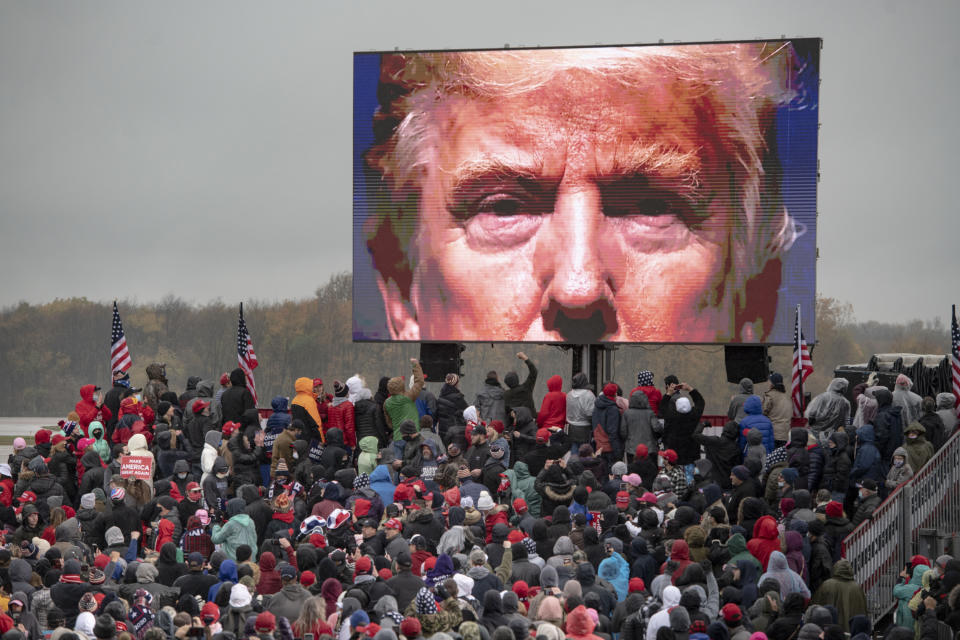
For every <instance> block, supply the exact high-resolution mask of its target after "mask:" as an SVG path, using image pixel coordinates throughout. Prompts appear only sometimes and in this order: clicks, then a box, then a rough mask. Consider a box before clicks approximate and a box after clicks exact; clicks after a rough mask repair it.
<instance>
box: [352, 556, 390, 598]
mask: <svg viewBox="0 0 960 640" xmlns="http://www.w3.org/2000/svg"><path fill="white" fill-rule="evenodd" d="M352 588H354V589H359V590H360V591H363V592H364V593H365V594H367V601H368V602H371V603H376V602H378V601H379V600H380V598H382V597H384V596H392V595H394V593H393V589H391V588H390V587H388V586H387V583H386V582H385V581H384V580H382V579H381V578H380V575H379V574H378V573H377V572H376V567H375V566H374V565H373V561H372V560H371V559H370V557H369V556H360V557H359V558H357V562H356V564H354V569H353V587H352Z"/></svg>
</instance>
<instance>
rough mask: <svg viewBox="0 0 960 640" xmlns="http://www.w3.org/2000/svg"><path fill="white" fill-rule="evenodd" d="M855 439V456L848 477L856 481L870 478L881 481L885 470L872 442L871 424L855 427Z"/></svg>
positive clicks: (884, 475)
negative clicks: (856, 443)
mask: <svg viewBox="0 0 960 640" xmlns="http://www.w3.org/2000/svg"><path fill="white" fill-rule="evenodd" d="M857 441H858V443H859V444H858V446H857V457H856V458H854V459H853V467H851V469H850V478H851V479H852V480H857V481H860V480H863V479H864V478H870V479H872V480H875V481H876V482H877V484H880V483H882V482H883V481H884V480H886V478H887V470H886V465H884V464H883V457H882V456H881V455H880V451H879V450H877V446H876V445H875V444H874V434H873V425H870V424H865V425H863V426H862V427H860V428H859V429H857Z"/></svg>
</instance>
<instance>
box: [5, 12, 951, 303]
mask: <svg viewBox="0 0 960 640" xmlns="http://www.w3.org/2000/svg"><path fill="white" fill-rule="evenodd" d="M471 7H475V8H474V9H472V8H471ZM957 25H960V3H958V2H951V1H943V2H921V3H909V2H877V1H874V0H870V1H845V2H836V1H829V2H820V1H810V0H807V1H804V2H790V3H787V2H776V3H774V2H730V1H727V2H713V1H711V2H682V3H681V2H663V1H662V0H658V1H656V2H638V1H635V2H584V1H583V0H576V1H552V2H518V1H517V0H509V1H506V2H504V1H500V0H485V1H484V2H477V3H466V2H449V1H444V2H438V1H415V2H414V1H409V2H398V1H397V0H390V1H387V2H383V1H372V0H364V1H363V2H338V3H333V2H330V3H325V2H282V3H266V2H248V1H236V0H230V1H218V2H213V1H208V2H193V1H189V2H186V1H184V2H175V1H174V2H172V1H164V2H136V3H133V2H119V1H118V2H46V1H42V0H40V1H38V0H32V1H30V2H13V1H10V0H2V1H0V273H2V274H3V276H2V281H3V285H2V287H0V306H8V305H11V304H14V303H16V302H18V301H21V300H26V301H29V302H45V301H49V300H52V299H54V298H57V297H69V296H87V297H88V298H91V299H96V300H111V299H113V298H115V297H116V298H136V299H138V300H140V301H155V300H159V299H160V298H162V297H163V296H164V295H166V294H168V293H173V294H175V295H179V296H181V297H183V298H185V299H187V300H189V301H191V302H205V301H207V300H209V299H211V298H215V297H220V298H221V299H223V300H224V301H225V302H229V303H234V302H237V301H240V300H243V299H251V298H255V299H261V300H274V299H284V298H303V297H308V296H310V295H312V293H313V291H314V290H315V288H316V287H317V286H318V285H320V284H322V283H324V282H325V281H326V280H327V278H328V277H329V275H330V274H331V273H334V272H336V271H342V270H348V269H350V268H351V241H350V237H351V233H352V227H351V219H352V207H351V201H352V196H351V193H352V173H351V172H352V165H351V161H352V155H351V153H352V135H351V122H352V111H351V105H352V53H353V52H354V51H360V50H373V49H378V50H380V49H392V48H394V47H400V48H410V49H419V48H459V47H464V48H472V47H500V46H503V45H504V44H505V43H510V44H511V45H543V46H546V45H591V44H624V43H634V42H656V41H657V40H658V39H660V38H663V39H665V40H666V41H668V42H669V41H673V40H681V41H699V40H713V39H722V40H736V39H753V38H778V37H780V35H781V34H784V35H787V36H820V37H823V38H824V48H823V52H822V58H821V78H822V85H821V92H820V100H821V102H820V113H821V115H820V118H821V122H822V128H821V131H820V159H821V172H822V181H821V183H820V190H819V211H820V218H819V229H818V236H819V237H818V239H817V240H818V245H819V248H820V261H819V265H818V291H819V293H820V294H821V295H825V296H831V297H836V298H839V299H841V300H844V301H849V302H851V303H852V304H853V306H854V310H855V312H856V316H857V318H858V319H861V320H891V321H901V320H906V319H909V318H914V317H922V318H930V319H932V318H933V317H935V316H940V317H942V318H944V319H946V318H947V317H948V314H949V304H950V302H952V301H957V300H960V295H958V293H960V291H958V290H960V285H958V282H960V278H958V276H960V251H958V250H957V243H958V242H960V218H958V216H957V207H956V204H955V202H954V201H953V198H954V197H955V196H953V195H951V194H955V193H956V185H957V182H958V179H960V178H958V176H960V159H958V158H960V153H958V149H960V127H958V124H957V122H958V120H957V117H958V116H957V105H958V100H957V98H958V82H957V80H958V72H957V56H956V50H955V42H956V29H957Z"/></svg>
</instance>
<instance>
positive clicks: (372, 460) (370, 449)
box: [357, 436, 380, 475]
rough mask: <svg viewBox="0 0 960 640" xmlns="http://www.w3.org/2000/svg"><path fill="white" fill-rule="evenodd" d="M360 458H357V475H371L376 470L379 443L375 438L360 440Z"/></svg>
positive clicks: (368, 437)
mask: <svg viewBox="0 0 960 640" xmlns="http://www.w3.org/2000/svg"><path fill="white" fill-rule="evenodd" d="M359 444H360V451H361V453H360V456H359V457H358V458H357V473H366V474H368V475H369V474H371V473H373V470H374V469H376V468H377V453H378V449H379V446H380V442H379V441H378V440H377V438H376V436H364V437H362V438H360V443H359Z"/></svg>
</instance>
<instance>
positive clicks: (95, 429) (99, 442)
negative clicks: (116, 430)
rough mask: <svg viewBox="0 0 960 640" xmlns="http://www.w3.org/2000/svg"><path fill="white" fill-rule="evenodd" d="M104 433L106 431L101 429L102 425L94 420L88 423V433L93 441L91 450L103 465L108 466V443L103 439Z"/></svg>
mask: <svg viewBox="0 0 960 640" xmlns="http://www.w3.org/2000/svg"><path fill="white" fill-rule="evenodd" d="M106 432H107V430H106V429H104V428H103V425H102V424H101V423H99V422H97V421H96V420H94V421H93V422H91V423H90V429H89V431H88V433H89V434H90V437H91V438H93V439H94V440H95V442H94V443H93V448H94V450H95V451H96V452H97V453H98V454H99V455H100V459H101V460H103V463H104V464H110V443H108V442H107V441H106V440H105V439H104V434H106Z"/></svg>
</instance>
